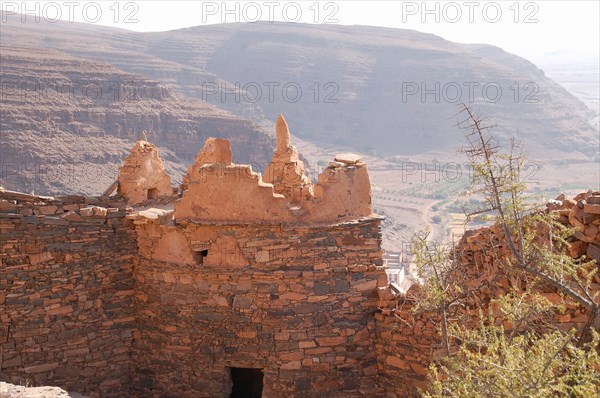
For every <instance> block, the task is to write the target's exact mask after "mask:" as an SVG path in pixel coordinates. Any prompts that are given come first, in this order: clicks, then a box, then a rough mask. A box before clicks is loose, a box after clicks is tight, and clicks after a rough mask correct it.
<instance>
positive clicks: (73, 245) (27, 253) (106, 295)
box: [0, 192, 136, 397]
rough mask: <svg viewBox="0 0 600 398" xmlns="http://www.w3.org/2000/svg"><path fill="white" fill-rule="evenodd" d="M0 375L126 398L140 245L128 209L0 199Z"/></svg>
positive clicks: (82, 201)
mask: <svg viewBox="0 0 600 398" xmlns="http://www.w3.org/2000/svg"><path fill="white" fill-rule="evenodd" d="M0 198H1V199H3V200H2V201H0V206H1V208H0V242H1V243H0V249H1V253H0V306H1V307H0V308H1V311H0V374H1V375H2V378H3V379H6V380H9V381H11V382H13V383H21V384H25V383H32V384H35V385H44V384H56V385H60V386H63V387H65V388H67V389H72V390H76V391H80V392H92V393H94V394H95V396H99V395H102V396H106V397H122V396H123V395H124V394H125V392H126V390H127V384H128V383H129V381H130V368H129V366H130V359H131V358H130V357H131V342H132V338H133V337H132V336H133V333H132V331H133V328H134V313H133V260H134V258H135V251H136V242H135V235H134V230H133V225H132V223H131V221H129V220H126V219H125V218H124V216H125V215H126V214H127V213H128V211H127V209H126V204H125V202H123V201H118V200H117V201H112V200H108V199H107V198H84V197H80V196H65V197H59V198H40V197H36V196H31V195H25V194H16V193H10V192H0Z"/></svg>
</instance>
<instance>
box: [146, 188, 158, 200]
mask: <svg viewBox="0 0 600 398" xmlns="http://www.w3.org/2000/svg"><path fill="white" fill-rule="evenodd" d="M157 198H158V189H157V188H150V189H149V190H148V200H153V199H157Z"/></svg>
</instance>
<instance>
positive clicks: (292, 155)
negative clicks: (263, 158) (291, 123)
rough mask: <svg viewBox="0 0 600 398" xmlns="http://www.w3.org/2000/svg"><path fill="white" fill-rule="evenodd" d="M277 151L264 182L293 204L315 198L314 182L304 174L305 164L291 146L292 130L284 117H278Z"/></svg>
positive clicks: (266, 171) (266, 172)
mask: <svg viewBox="0 0 600 398" xmlns="http://www.w3.org/2000/svg"><path fill="white" fill-rule="evenodd" d="M276 133H277V150H276V151H275V154H273V159H272V160H271V163H270V164H269V166H268V167H267V169H266V170H265V175H264V178H263V180H264V182H267V183H271V184H273V188H274V190H275V192H276V193H279V194H282V195H283V196H285V197H286V198H289V199H290V200H291V201H292V202H300V201H302V200H307V199H310V198H311V197H312V196H313V192H312V182H311V181H310V178H308V177H307V176H306V175H305V174H304V163H303V162H302V160H300V155H299V154H298V150H297V149H296V148H295V147H294V146H292V145H291V144H290V142H291V139H290V130H289V128H288V125H287V123H286V121H285V119H284V118H283V116H282V115H279V116H278V117H277V127H276Z"/></svg>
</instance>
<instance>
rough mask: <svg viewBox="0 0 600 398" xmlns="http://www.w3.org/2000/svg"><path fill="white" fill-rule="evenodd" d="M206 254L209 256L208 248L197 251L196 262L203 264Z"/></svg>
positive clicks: (195, 253)
mask: <svg viewBox="0 0 600 398" xmlns="http://www.w3.org/2000/svg"><path fill="white" fill-rule="evenodd" d="M206 256H208V249H206V250H198V251H195V252H194V260H196V264H198V265H202V264H203V263H204V257H206Z"/></svg>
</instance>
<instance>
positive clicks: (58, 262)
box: [0, 116, 600, 398]
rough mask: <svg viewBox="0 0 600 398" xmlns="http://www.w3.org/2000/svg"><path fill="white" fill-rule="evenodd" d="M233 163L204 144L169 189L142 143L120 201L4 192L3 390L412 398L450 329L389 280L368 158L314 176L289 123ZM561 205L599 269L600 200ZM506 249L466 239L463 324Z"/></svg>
mask: <svg viewBox="0 0 600 398" xmlns="http://www.w3.org/2000/svg"><path fill="white" fill-rule="evenodd" d="M233 160H234V159H233V158H232V154H231V148H230V143H229V141H227V140H223V139H218V138H209V139H208V140H207V141H206V143H205V146H204V148H203V149H202V150H201V151H200V152H199V153H198V155H197V156H196V160H195V163H194V164H193V165H191V166H190V168H189V169H188V173H187V175H186V176H185V177H184V179H183V184H182V185H181V187H179V189H173V188H172V187H171V186H170V178H169V176H168V175H167V174H166V173H165V171H164V167H163V165H162V161H161V160H160V157H159V154H158V150H157V147H156V146H154V145H152V144H150V143H148V142H146V141H139V142H137V143H136V144H135V146H134V148H133V150H132V152H131V155H130V156H129V157H128V158H127V159H126V160H125V161H124V164H123V167H122V168H121V170H120V175H119V179H118V184H117V185H118V187H117V188H118V190H117V194H116V195H115V196H111V197H109V196H100V197H81V196H76V195H68V196H61V197H42V196H35V195H27V194H23V193H17V192H9V191H3V190H2V189H1V188H0V380H2V381H7V382H10V383H15V384H32V385H35V386H39V385H55V386H58V387H61V388H64V389H66V390H70V391H77V392H79V393H82V394H85V395H87V396H89V397H91V398H98V397H118V398H123V397H139V398H148V397H151V398H153V397H156V398H167V397H170V398H188V397H189V398H197V397H236V396H262V397H282V398H283V397H286V398H287V397H386V398H400V397H413V396H415V395H416V393H417V388H418V387H423V386H425V384H426V382H427V380H426V374H427V368H428V366H429V364H430V363H431V361H432V360H434V359H435V358H436V355H438V354H439V352H440V343H439V338H438V334H437V325H438V324H439V320H438V319H437V317H436V314H420V315H415V314H413V313H412V312H411V308H412V307H413V305H414V298H415V297H418V295H417V294H413V293H415V292H418V289H419V287H418V286H416V285H415V286H414V287H413V288H411V290H409V291H408V293H406V294H399V293H394V292H393V291H392V290H391V288H390V286H388V282H387V277H386V274H385V270H384V268H383V253H382V250H381V226H380V223H381V218H380V217H378V216H377V215H375V214H372V211H371V190H370V182H369V175H368V171H367V166H366V164H365V163H364V162H362V161H361V159H360V157H358V156H357V155H353V154H341V155H338V156H336V158H335V160H334V161H333V162H331V163H330V165H329V167H327V168H326V169H325V170H324V171H323V172H322V173H321V175H320V176H319V179H318V181H317V182H316V183H313V182H312V181H311V180H310V178H308V177H307V176H306V175H305V174H304V165H303V164H302V161H301V160H300V157H299V154H298V152H297V150H296V149H295V148H294V147H293V146H292V145H291V142H290V134H289V129H288V126H287V124H286V123H285V120H284V119H283V117H281V116H280V117H279V119H278V121H277V150H276V152H275V154H274V155H273V159H272V161H271V163H270V165H269V167H268V168H267V169H266V171H265V173H266V174H265V175H264V176H263V175H261V174H260V173H258V172H255V171H253V170H252V168H251V167H250V166H248V165H239V164H235V163H233ZM111 190H113V189H112V188H111V189H109V190H107V192H106V195H109V194H110V191H111ZM559 199H561V200H560V201H556V202H555V203H553V204H552V205H551V206H550V208H549V210H548V211H556V212H558V214H559V216H560V217H561V220H562V221H563V222H565V223H569V224H570V225H573V226H574V227H575V228H576V230H577V231H576V233H575V235H574V236H573V237H572V239H570V254H571V255H572V256H574V257H579V256H581V255H583V254H586V255H587V256H589V257H591V258H594V259H596V261H598V262H600V259H599V258H598V253H599V249H598V247H599V246H598V245H599V244H600V234H599V233H598V227H599V223H600V211H599V208H600V195H598V194H597V193H588V194H586V195H583V196H581V197H578V198H576V199H575V200H574V201H569V200H566V199H565V198H559ZM500 243H501V236H500V235H499V231H498V230H495V229H484V230H481V231H477V232H472V233H469V234H467V235H466V236H465V237H464V238H463V241H462V242H461V249H460V250H461V252H460V261H461V264H463V265H464V273H465V274H469V275H472V277H473V280H478V281H483V284H482V286H481V288H480V289H479V290H477V291H476V292H475V293H474V294H473V295H472V297H470V298H469V300H471V301H469V303H468V305H467V306H466V307H465V310H464V313H463V315H466V316H472V317H476V316H477V314H478V313H479V312H478V311H479V308H480V307H482V306H485V303H487V302H489V300H490V299H491V298H492V297H495V296H497V295H499V294H502V293H503V292H505V291H506V289H507V287H508V286H509V285H510V284H518V283H520V281H518V280H514V278H512V277H511V275H508V274H506V273H503V272H502V269H501V267H499V266H498V264H496V263H495V262H494V260H493V258H492V257H491V256H490V255H489V251H490V247H496V246H497V245H498V244H500ZM595 283H597V284H598V286H600V280H598V281H596V282H595ZM547 294H548V297H549V298H551V299H556V295H555V293H554V292H552V291H551V289H550V290H548V291H547ZM552 294H554V296H553V295H552ZM586 320H587V317H586V314H585V313H584V311H582V309H581V308H577V307H571V308H568V310H567V312H566V313H565V314H560V317H558V315H557V318H556V319H555V322H556V323H557V324H559V325H562V327H565V328H567V327H572V326H575V327H580V326H581V325H583V324H584V323H585V322H586ZM240 374H242V375H244V376H243V377H242V376H239V375H240ZM3 385H4V384H3ZM244 388H246V389H247V390H248V391H252V394H250V395H238V394H239V391H240V389H242V390H243V389H244ZM0 392H1V391H0Z"/></svg>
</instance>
